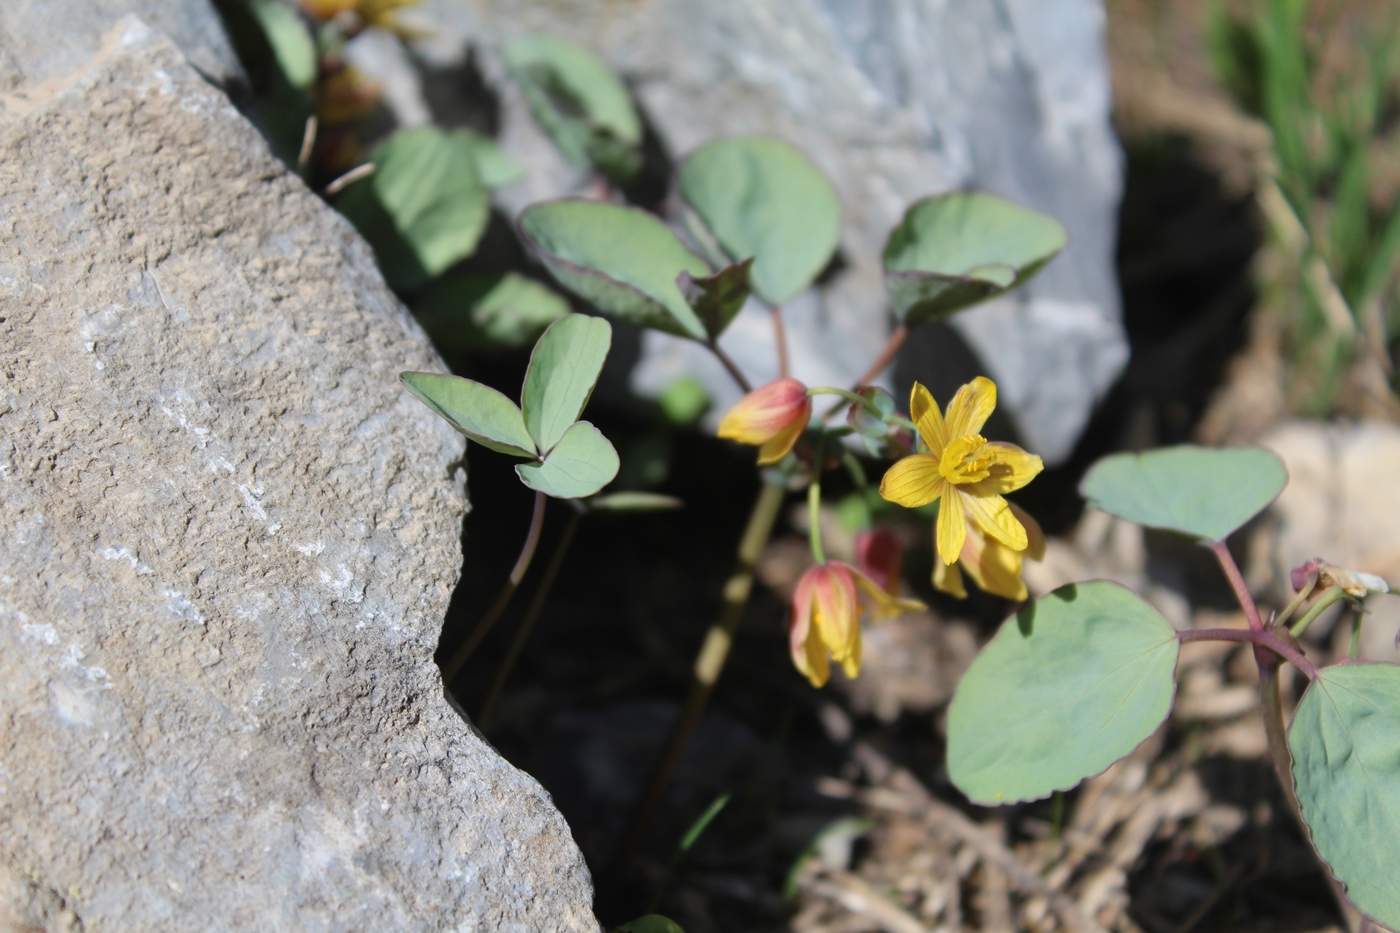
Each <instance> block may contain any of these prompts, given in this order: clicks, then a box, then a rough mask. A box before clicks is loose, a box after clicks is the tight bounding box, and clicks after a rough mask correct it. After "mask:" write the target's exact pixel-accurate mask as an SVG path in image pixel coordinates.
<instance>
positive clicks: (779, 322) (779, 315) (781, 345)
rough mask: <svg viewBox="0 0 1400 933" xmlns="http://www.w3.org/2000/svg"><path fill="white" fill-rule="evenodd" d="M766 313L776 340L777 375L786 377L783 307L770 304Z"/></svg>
mask: <svg viewBox="0 0 1400 933" xmlns="http://www.w3.org/2000/svg"><path fill="white" fill-rule="evenodd" d="M768 314H769V315H770V316H771V317H772V318H773V336H774V337H775V338H776V339H777V342H778V375H779V376H780V377H781V378H783V379H786V378H787V375H788V346H787V330H786V329H785V328H784V327H783V309H782V306H780V305H770V306H769V308H768Z"/></svg>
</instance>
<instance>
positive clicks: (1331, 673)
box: [1288, 664, 1400, 930]
mask: <svg viewBox="0 0 1400 933" xmlns="http://www.w3.org/2000/svg"><path fill="white" fill-rule="evenodd" d="M1288 748H1289V750H1290V751H1291V752H1292V753H1293V781H1294V785H1295V787H1296V789H1297V793H1298V806H1299V807H1300V808H1301V810H1302V813H1303V821H1304V822H1305V823H1307V824H1308V831H1309V833H1310V834H1311V836H1312V843H1313V846H1314V847H1316V849H1317V853H1318V855H1320V856H1322V859H1323V861H1325V862H1326V863H1327V866H1328V868H1330V869H1331V870H1332V873H1333V874H1334V875H1336V876H1337V878H1338V879H1339V880H1340V881H1341V882H1342V883H1343V884H1345V885H1346V888H1347V897H1349V898H1350V899H1351V901H1352V903H1354V904H1355V905H1356V906H1357V907H1359V908H1360V909H1361V911H1362V912H1363V913H1365V914H1367V915H1368V916H1370V917H1371V918H1372V919H1374V920H1376V921H1377V922H1379V923H1380V924H1381V925H1382V926H1384V927H1386V928H1387V929H1391V930H1394V929H1400V873H1397V872H1396V866H1397V865H1400V755H1397V753H1396V752H1397V749H1400V666H1397V665H1394V664H1336V665H1332V666H1330V667H1324V668H1323V669H1322V670H1320V671H1318V675H1317V679H1316V680H1314V681H1313V682H1312V683H1311V684H1309V685H1308V689H1307V690H1306V691H1305V692H1304V693H1303V699H1302V701H1301V702H1299V704H1298V711H1297V712H1296V713H1295V714H1294V716H1293V724H1292V726H1290V727H1289V730H1288Z"/></svg>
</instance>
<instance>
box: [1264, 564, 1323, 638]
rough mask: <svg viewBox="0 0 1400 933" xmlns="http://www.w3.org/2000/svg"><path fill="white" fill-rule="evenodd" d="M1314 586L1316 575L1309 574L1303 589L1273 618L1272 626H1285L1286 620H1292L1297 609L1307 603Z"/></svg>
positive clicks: (1315, 584)
mask: <svg viewBox="0 0 1400 933" xmlns="http://www.w3.org/2000/svg"><path fill="white" fill-rule="evenodd" d="M1316 586H1317V574H1315V573H1314V574H1309V575H1308V579H1307V580H1306V581H1305V582H1304V583H1303V588H1302V589H1301V590H1299V591H1298V592H1297V593H1296V594H1295V595H1294V597H1293V599H1292V600H1291V601H1290V602H1289V604H1288V605H1287V606H1284V607H1283V611H1282V612H1280V613H1279V614H1278V615H1277V616H1275V617H1274V620H1273V623H1272V624H1273V625H1274V626H1275V627H1277V626H1280V625H1286V624H1287V623H1288V620H1289V619H1291V618H1293V613H1295V612H1297V611H1298V607H1299V606H1301V605H1303V603H1305V602H1307V601H1308V597H1309V596H1311V595H1312V591H1313V588H1314V587H1316Z"/></svg>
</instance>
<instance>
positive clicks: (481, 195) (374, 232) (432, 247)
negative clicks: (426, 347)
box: [336, 126, 488, 289]
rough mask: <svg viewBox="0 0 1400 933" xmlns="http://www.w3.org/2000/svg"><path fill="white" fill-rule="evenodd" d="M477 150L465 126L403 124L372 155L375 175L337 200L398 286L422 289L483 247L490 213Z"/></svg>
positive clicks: (390, 281)
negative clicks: (456, 128) (478, 171)
mask: <svg viewBox="0 0 1400 933" xmlns="http://www.w3.org/2000/svg"><path fill="white" fill-rule="evenodd" d="M477 149H478V144H477V143H476V142H474V141H473V140H472V139H471V138H470V136H469V134H467V133H465V132H461V131H448V130H441V129H438V128H436V127H431V126H420V127H414V128H412V129H407V130H399V131H398V132H396V133H395V134H394V135H393V136H390V137H389V138H388V139H387V140H386V141H384V142H383V143H381V144H380V145H379V146H378V147H377V148H376V149H375V150H374V152H373V153H372V154H371V155H370V160H371V161H372V162H373V163H374V174H372V175H370V176H369V177H368V178H365V179H362V180H361V181H357V182H355V183H354V184H352V185H350V186H349V187H348V188H346V189H345V191H344V193H343V194H341V196H340V198H339V199H338V200H337V201H336V208H337V209H338V210H339V211H340V212H341V213H342V214H344V215H345V216H346V217H348V218H349V219H350V222H351V223H353V224H354V225H355V228H356V229H357V230H359V231H360V233H361V234H362V235H363V236H364V238H365V239H366V240H368V241H369V243H370V245H371V246H373V247H374V254H375V256H376V258H378V260H379V267H380V269H381V270H382V271H383V272H384V278H385V279H386V280H387V281H388V282H389V284H390V285H392V286H393V287H394V288H397V289H412V288H416V287H418V286H419V285H422V284H423V283H424V282H426V281H427V280H428V279H430V278H432V277H434V276H436V275H439V274H441V273H442V272H443V271H445V270H446V269H447V268H448V267H449V266H451V265H452V264H453V263H455V262H457V261H459V260H461V259H465V258H466V257H468V256H470V255H471V254H472V252H473V251H474V250H475V249H476V244H477V242H478V241H479V240H480V239H481V234H482V232H483V231H484V230H485V229H486V220H487V212H488V202H487V195H486V189H485V187H483V186H482V184H481V181H480V179H478V177H477V174H476V169H475V167H474V166H475V165H476V156H475V152H476V150H477Z"/></svg>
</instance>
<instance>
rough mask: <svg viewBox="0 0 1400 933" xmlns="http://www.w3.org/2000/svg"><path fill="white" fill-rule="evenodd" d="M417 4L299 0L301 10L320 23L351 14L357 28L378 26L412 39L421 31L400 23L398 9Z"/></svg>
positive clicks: (383, 0) (410, 1)
mask: <svg viewBox="0 0 1400 933" xmlns="http://www.w3.org/2000/svg"><path fill="white" fill-rule="evenodd" d="M417 3H418V0H301V8H302V9H303V10H305V11H306V14H307V15H308V16H310V17H312V18H314V19H318V20H320V21H322V22H329V21H330V20H333V19H335V18H336V17H337V16H343V15H345V14H351V13H353V14H354V15H355V17H356V19H358V20H359V22H358V24H356V25H357V26H379V27H381V28H384V29H390V30H393V31H394V32H396V33H398V34H399V35H401V36H403V38H405V39H412V38H416V37H418V36H420V35H421V30H417V29H414V28H413V27H412V26H406V25H404V24H403V23H401V22H400V21H399V19H398V13H399V10H400V8H402V7H406V6H415V5H416V4H417ZM352 31H355V32H358V31H359V30H358V29H355V30H352Z"/></svg>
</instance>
